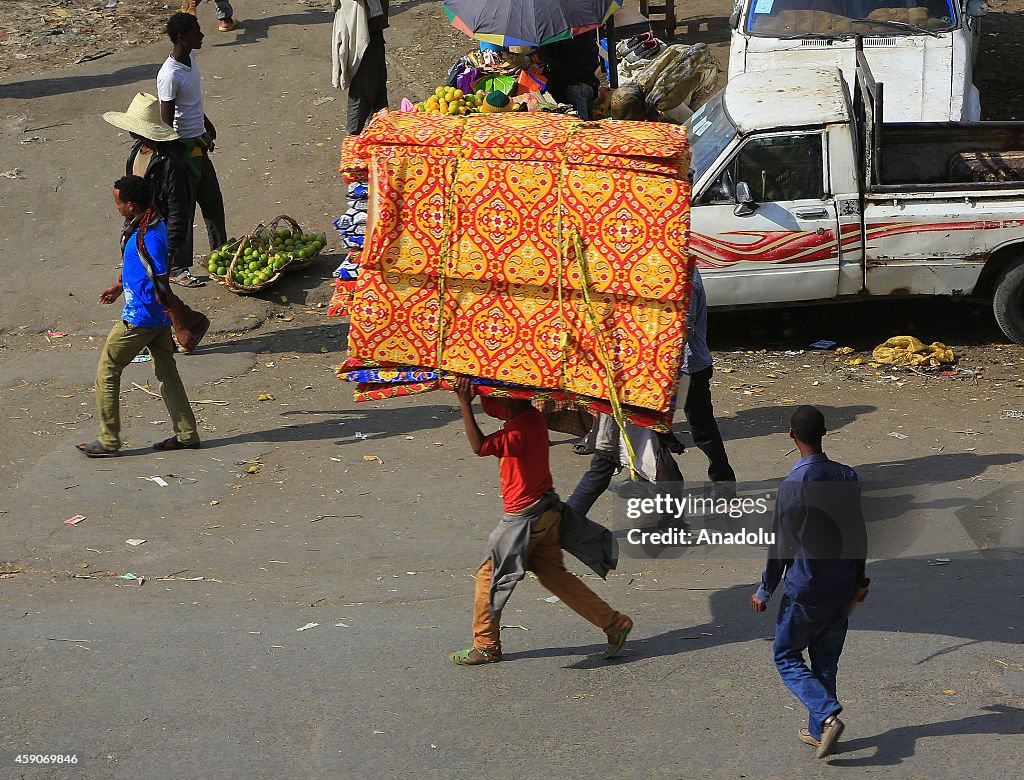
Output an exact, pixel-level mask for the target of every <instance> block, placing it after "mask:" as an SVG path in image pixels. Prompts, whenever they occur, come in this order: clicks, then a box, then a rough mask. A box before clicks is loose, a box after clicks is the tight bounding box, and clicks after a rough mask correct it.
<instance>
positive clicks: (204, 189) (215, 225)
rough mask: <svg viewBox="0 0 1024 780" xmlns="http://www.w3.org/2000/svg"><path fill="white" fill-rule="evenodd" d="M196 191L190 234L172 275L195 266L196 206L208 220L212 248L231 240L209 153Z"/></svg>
mask: <svg viewBox="0 0 1024 780" xmlns="http://www.w3.org/2000/svg"><path fill="white" fill-rule="evenodd" d="M194 192H195V200H194V202H193V203H192V217H191V218H190V219H189V221H188V234H187V235H186V236H185V240H184V242H183V243H182V247H181V249H180V250H179V251H178V254H177V255H176V256H175V258H174V266H175V267H174V268H172V269H171V276H177V275H178V274H180V273H181V272H182V271H187V270H188V269H189V268H191V267H192V255H193V254H195V236H194V233H195V229H194V228H193V226H192V225H193V223H194V222H195V219H196V206H198V207H199V208H201V209H202V210H203V222H204V223H206V235H207V238H209V240H210V251H211V252H212V251H213V250H215V249H220V248H221V247H222V246H224V244H226V243H227V240H228V230H227V226H226V223H225V217H224V196H223V194H221V191H220V182H219V181H218V180H217V171H216V169H214V167H213V161H211V160H210V155H209V154H204V155H203V175H202V177H201V178H200V179H199V181H198V182H196V183H195V190H194Z"/></svg>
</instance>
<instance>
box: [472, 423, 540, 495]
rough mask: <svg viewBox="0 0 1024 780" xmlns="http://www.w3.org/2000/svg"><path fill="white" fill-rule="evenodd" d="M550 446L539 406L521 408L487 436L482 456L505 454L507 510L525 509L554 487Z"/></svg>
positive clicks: (502, 467) (503, 484)
mask: <svg viewBox="0 0 1024 780" xmlns="http://www.w3.org/2000/svg"><path fill="white" fill-rule="evenodd" d="M549 447H550V443H549V442H548V427H547V425H546V424H545V422H544V415H542V414H541V413H540V412H538V411H537V410H536V409H527V410H526V411H525V412H520V413H519V414H517V415H516V416H515V417H513V418H512V419H511V420H509V421H508V422H506V423H505V425H504V427H503V428H502V429H501V430H500V431H497V432H496V433H492V434H491V435H490V436H487V437H486V438H485V439H484V443H483V446H481V447H480V452H479V454H480V456H481V457H483V456H484V455H494V456H496V457H498V458H501V465H500V467H499V468H500V470H501V495H502V500H503V501H504V504H505V512H506V513H508V514H511V513H513V512H518V511H519V510H520V509H525V508H526V507H528V506H529V505H530V504H532V503H533V502H534V501H536V500H537V499H539V498H540V497H541V496H542V495H544V494H545V493H546V492H547V491H549V490H551V488H552V486H553V485H554V482H553V481H552V479H551V467H550V466H549V465H548V449H549Z"/></svg>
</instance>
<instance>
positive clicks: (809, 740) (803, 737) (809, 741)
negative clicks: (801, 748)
mask: <svg viewBox="0 0 1024 780" xmlns="http://www.w3.org/2000/svg"><path fill="white" fill-rule="evenodd" d="M796 735H797V737H798V738H799V739H800V741H801V742H803V743H804V744H805V745H810V746H811V747H821V740H819V739H815V738H814V737H812V736H811V732H809V731H808V730H807V729H800V730H799V731H798V732H797V733H796Z"/></svg>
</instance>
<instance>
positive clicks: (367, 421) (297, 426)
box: [203, 383, 458, 450]
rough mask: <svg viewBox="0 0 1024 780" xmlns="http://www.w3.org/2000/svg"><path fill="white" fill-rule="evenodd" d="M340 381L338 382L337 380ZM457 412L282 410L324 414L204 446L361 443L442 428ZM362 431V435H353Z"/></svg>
mask: <svg viewBox="0 0 1024 780" xmlns="http://www.w3.org/2000/svg"><path fill="white" fill-rule="evenodd" d="M339 384H340V383H339ZM457 414H458V409H457V408H456V407H455V406H440V405H432V406H409V407H401V406H395V407H388V408H387V409H371V408H366V409H365V410H359V411H353V410H347V409H329V410H319V411H314V410H302V411H292V412H284V413H282V415H281V416H282V417H299V416H306V415H310V416H326V417H327V419H318V420H313V421H311V422H301V423H300V422H297V423H294V424H291V425H282V426H280V427H278V428H267V429H264V430H262V431H247V432H245V433H238V434H235V435H234V436H222V437H220V438H216V439H206V440H204V441H203V449H204V450H208V449H215V448H217V447H228V446H231V445H232V444H244V443H251V442H293V441H323V440H326V439H333V440H334V444H336V445H349V444H360V443H363V442H364V441H370V442H372V441H379V440H382V439H387V438H390V437H398V436H407V435H409V434H410V433H412V432H414V431H429V430H434V429H437V428H442V427H444V426H445V425H447V424H448V423H450V422H451V421H452V420H453V419H454V418H455V416H456V415H457ZM357 432H359V433H363V434H364V435H365V438H355V434H356V433H357Z"/></svg>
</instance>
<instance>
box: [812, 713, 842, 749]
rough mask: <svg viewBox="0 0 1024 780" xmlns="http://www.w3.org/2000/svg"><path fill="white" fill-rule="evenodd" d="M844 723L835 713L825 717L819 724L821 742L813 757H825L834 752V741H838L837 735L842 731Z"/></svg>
mask: <svg viewBox="0 0 1024 780" xmlns="http://www.w3.org/2000/svg"><path fill="white" fill-rule="evenodd" d="M844 728H846V724H845V723H843V722H842V721H841V720H839V718H837V717H836V716H835V715H831V716H829V717H828V718H826V719H825V722H824V723H823V724H822V726H821V744H820V745H818V752H817V753H816V754H815V756H814V757H815V758H826V757H828V756H830V755H832V754H833V753H835V752H836V743H837V742H839V735H840V734H842V733H843V729H844Z"/></svg>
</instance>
